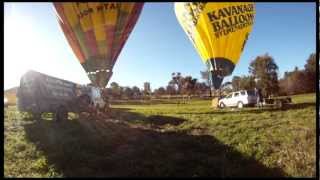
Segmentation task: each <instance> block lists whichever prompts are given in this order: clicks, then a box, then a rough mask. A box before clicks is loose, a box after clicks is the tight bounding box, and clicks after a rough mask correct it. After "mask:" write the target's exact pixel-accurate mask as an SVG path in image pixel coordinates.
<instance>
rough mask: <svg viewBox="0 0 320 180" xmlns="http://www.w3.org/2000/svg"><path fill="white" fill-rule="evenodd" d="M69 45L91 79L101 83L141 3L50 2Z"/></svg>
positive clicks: (107, 79) (131, 27) (137, 15)
mask: <svg viewBox="0 0 320 180" xmlns="http://www.w3.org/2000/svg"><path fill="white" fill-rule="evenodd" d="M53 4H54V7H55V9H56V12H57V18H58V21H59V24H60V26H61V28H62V30H63V32H64V35H65V36H66V38H67V40H68V42H69V45H70V46H71V48H72V50H73V52H74V53H75V55H76V56H77V58H78V60H79V61H80V63H81V65H82V67H83V68H84V69H85V71H86V72H87V75H88V77H89V79H90V80H91V82H92V83H93V84H94V85H96V86H99V87H105V86H106V85H107V83H108V81H109V79H110V77H111V75H112V68H113V66H114V64H115V62H116V60H117V57H118V56H119V54H120V52H121V50H122V48H123V46H124V44H125V42H126V40H127V39H128V37H129V35H130V33H131V31H132V29H133V28H134V26H135V24H136V22H137V20H138V17H139V15H140V12H141V10H142V8H143V5H144V3H133V2H132V3H131V2H130V3H120V2H90V3H87V2H75V3H62V2H55V3H53Z"/></svg>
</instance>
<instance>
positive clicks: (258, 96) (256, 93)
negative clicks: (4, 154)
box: [254, 88, 263, 108]
mask: <svg viewBox="0 0 320 180" xmlns="http://www.w3.org/2000/svg"><path fill="white" fill-rule="evenodd" d="M254 90H255V95H256V97H257V106H258V107H259V108H260V107H262V101H263V97H262V93H261V89H259V88H255V89H254Z"/></svg>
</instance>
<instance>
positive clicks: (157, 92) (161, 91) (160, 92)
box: [154, 87, 166, 96]
mask: <svg viewBox="0 0 320 180" xmlns="http://www.w3.org/2000/svg"><path fill="white" fill-rule="evenodd" d="M154 94H155V96H161V95H165V94H166V90H165V89H164V88H163V87H159V88H158V89H155V90H154Z"/></svg>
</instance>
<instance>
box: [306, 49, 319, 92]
mask: <svg viewBox="0 0 320 180" xmlns="http://www.w3.org/2000/svg"><path fill="white" fill-rule="evenodd" d="M304 67H305V80H306V83H305V86H306V92H315V91H316V86H317V84H318V83H317V82H316V80H317V72H316V71H317V70H316V69H317V61H316V54H315V53H312V54H311V55H310V56H309V58H308V59H307V63H306V64H305V65H304Z"/></svg>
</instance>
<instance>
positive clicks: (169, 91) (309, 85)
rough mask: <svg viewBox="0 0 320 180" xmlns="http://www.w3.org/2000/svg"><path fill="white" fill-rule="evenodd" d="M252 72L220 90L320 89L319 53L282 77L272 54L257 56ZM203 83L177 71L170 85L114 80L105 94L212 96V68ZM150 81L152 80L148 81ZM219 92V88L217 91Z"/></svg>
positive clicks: (127, 96) (266, 92) (113, 96)
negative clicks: (139, 84) (319, 78)
mask: <svg viewBox="0 0 320 180" xmlns="http://www.w3.org/2000/svg"><path fill="white" fill-rule="evenodd" d="M248 73H249V74H248V75H243V76H233V78H232V81H231V82H225V83H223V84H222V85H221V88H220V90H221V91H222V93H223V94H226V93H229V92H232V91H237V90H252V89H254V88H259V89H261V92H262V95H263V96H264V97H269V96H278V95H294V94H301V93H310V92H315V91H316V56H315V53H312V54H311V55H310V56H309V58H308V59H307V60H306V64H305V65H304V69H301V70H300V69H298V67H296V68H295V69H294V70H293V71H287V72H285V73H284V76H283V78H281V79H279V78H278V76H279V67H278V65H277V64H276V62H275V60H274V58H273V57H272V56H270V55H269V54H267V53H266V54H264V55H260V56H257V57H256V58H255V59H253V60H252V61H251V62H250V64H249V68H248ZM200 75H201V79H202V80H203V81H202V82H201V81H199V80H198V79H197V78H193V77H192V76H190V75H186V76H183V75H182V74H181V73H180V72H173V73H172V74H171V79H170V80H169V81H168V84H167V85H166V86H163V87H159V88H156V89H154V90H153V91H151V90H150V89H140V88H139V87H137V86H133V87H128V86H126V87H123V86H120V85H119V84H118V83H116V82H112V83H111V84H110V87H109V88H106V89H105V91H104V92H105V93H106V94H107V96H108V97H109V98H111V99H146V98H147V99H148V98H151V97H153V98H161V97H163V96H188V97H191V96H198V97H203V96H207V97H208V96H211V92H212V91H211V90H210V78H209V73H208V71H200ZM147 83H148V82H147ZM213 95H214V96H215V95H217V91H213Z"/></svg>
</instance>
